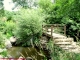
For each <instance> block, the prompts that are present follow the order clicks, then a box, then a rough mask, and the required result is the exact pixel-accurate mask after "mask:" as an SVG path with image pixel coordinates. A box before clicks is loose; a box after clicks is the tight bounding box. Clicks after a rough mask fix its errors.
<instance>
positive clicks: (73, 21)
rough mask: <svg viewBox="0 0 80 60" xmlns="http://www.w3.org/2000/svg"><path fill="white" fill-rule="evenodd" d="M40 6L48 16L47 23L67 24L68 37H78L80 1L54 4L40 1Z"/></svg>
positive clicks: (71, 0)
mask: <svg viewBox="0 0 80 60" xmlns="http://www.w3.org/2000/svg"><path fill="white" fill-rule="evenodd" d="M45 2H46V3H45ZM39 6H40V8H42V10H43V11H42V12H44V13H45V15H46V17H45V22H46V23H49V24H66V26H67V35H70V36H72V37H75V36H77V31H79V30H80V28H79V27H80V23H79V22H80V9H79V6H80V1H79V0H55V2H54V3H51V2H50V0H47V1H46V0H40V3H39ZM73 32H74V33H73ZM79 33H80V32H79Z"/></svg>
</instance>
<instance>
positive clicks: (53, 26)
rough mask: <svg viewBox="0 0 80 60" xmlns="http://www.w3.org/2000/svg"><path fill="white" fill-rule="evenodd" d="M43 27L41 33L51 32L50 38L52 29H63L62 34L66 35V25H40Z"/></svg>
mask: <svg viewBox="0 0 80 60" xmlns="http://www.w3.org/2000/svg"><path fill="white" fill-rule="evenodd" d="M42 27H43V31H45V32H51V36H52V34H53V32H54V29H55V27H56V28H57V27H63V34H64V35H66V25H64V24H63V25H62V24H45V25H42Z"/></svg>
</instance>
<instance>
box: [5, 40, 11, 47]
mask: <svg viewBox="0 0 80 60" xmlns="http://www.w3.org/2000/svg"><path fill="white" fill-rule="evenodd" d="M5 47H6V48H7V49H9V48H11V47H12V44H11V42H10V41H9V40H5Z"/></svg>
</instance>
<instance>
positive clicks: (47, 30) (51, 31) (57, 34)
mask: <svg viewBox="0 0 80 60" xmlns="http://www.w3.org/2000/svg"><path fill="white" fill-rule="evenodd" d="M57 30H58V31H57ZM43 34H44V35H45V36H47V37H50V38H52V40H53V42H54V44H55V45H58V46H59V47H61V48H62V49H63V50H65V51H69V52H75V53H80V46H79V45H77V44H76V42H74V39H73V38H71V37H67V36H66V25H61V24H47V25H43Z"/></svg>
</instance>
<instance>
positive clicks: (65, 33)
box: [64, 25, 66, 36]
mask: <svg viewBox="0 0 80 60" xmlns="http://www.w3.org/2000/svg"><path fill="white" fill-rule="evenodd" d="M64 35H65V36H66V25H65V26H64Z"/></svg>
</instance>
